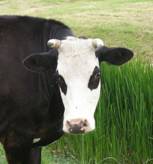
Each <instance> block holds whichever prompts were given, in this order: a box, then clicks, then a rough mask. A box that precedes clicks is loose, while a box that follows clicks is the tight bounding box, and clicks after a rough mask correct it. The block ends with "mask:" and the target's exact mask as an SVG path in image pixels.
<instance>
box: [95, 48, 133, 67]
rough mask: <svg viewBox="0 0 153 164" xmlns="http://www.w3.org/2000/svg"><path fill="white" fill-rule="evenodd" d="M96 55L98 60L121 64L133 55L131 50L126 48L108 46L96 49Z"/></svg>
mask: <svg viewBox="0 0 153 164" xmlns="http://www.w3.org/2000/svg"><path fill="white" fill-rule="evenodd" d="M96 56H97V57H98V59H99V61H100V62H102V61H106V62H108V63H111V64H114V65H121V64H124V63H126V62H127V61H128V60H130V59H131V58H132V57H133V52H132V51H131V50H129V49H127V48H120V47H118V48H108V47H105V46H103V47H99V48H98V49H97V50H96Z"/></svg>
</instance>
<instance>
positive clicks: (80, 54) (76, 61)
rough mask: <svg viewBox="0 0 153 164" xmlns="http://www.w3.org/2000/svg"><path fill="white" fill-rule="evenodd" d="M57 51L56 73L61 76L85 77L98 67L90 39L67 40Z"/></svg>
mask: <svg viewBox="0 0 153 164" xmlns="http://www.w3.org/2000/svg"><path fill="white" fill-rule="evenodd" d="M58 51H59V58H58V71H59V73H60V74H62V75H65V76H73V75H74V76H78V77H79V76H81V75H82V76H84V77H86V76H88V74H91V73H92V71H93V69H94V67H95V66H98V65H99V64H98V59H97V58H96V56H95V48H94V47H93V45H92V40H91V39H80V38H68V39H66V40H63V41H62V42H61V46H60V48H59V50H58ZM68 73H69V74H68Z"/></svg>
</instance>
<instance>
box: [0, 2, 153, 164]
mask: <svg viewBox="0 0 153 164" xmlns="http://www.w3.org/2000/svg"><path fill="white" fill-rule="evenodd" d="M0 14H1V15H8V14H9V15H10V14H11V15H32V16H39V17H45V18H54V19H57V20H61V21H63V22H65V23H66V24H67V25H69V26H70V27H71V28H72V29H73V31H74V32H75V34H76V35H78V36H87V37H92V38H96V37H97V38H102V39H103V40H104V41H105V44H106V45H108V46H124V47H128V48H131V49H132V50H133V51H134V53H135V56H136V57H135V59H134V60H133V61H132V62H130V63H129V64H127V65H124V66H121V67H115V66H111V65H107V64H102V65H101V71H102V94H101V98H100V101H99V104H98V107H97V112H96V115H95V117H96V121H97V128H96V131H94V132H92V133H90V134H88V135H84V136H81V135H80V136H72V135H65V136H64V137H63V138H62V139H60V140H58V141H57V142H56V143H55V144H51V145H50V146H48V147H47V148H45V149H44V150H43V164H51V163H55V164H61V163H63V164H64V163H66V164H75V163H76V164H77V163H79V164H80V163H81V164H103V163H105V164H116V163H117V164H118V163H120V164H152V163H153V100H152V98H153V91H152V90H153V82H152V81H153V69H152V59H153V1H152V0H26V1H24V0H0ZM0 154H1V155H0V164H4V163H6V162H5V156H4V152H3V150H2V149H0Z"/></svg>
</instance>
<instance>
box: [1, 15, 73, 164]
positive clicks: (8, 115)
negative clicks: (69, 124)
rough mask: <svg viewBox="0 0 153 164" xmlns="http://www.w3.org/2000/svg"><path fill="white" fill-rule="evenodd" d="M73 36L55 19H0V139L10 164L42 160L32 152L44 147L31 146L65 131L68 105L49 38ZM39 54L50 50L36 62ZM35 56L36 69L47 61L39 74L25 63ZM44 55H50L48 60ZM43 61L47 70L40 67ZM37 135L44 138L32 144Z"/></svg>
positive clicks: (32, 162) (49, 139) (47, 141)
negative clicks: (60, 86)
mask: <svg viewBox="0 0 153 164" xmlns="http://www.w3.org/2000/svg"><path fill="white" fill-rule="evenodd" d="M70 35H73V34H72V32H71V30H70V29H69V28H68V27H67V26H66V25H64V24H63V23H61V22H58V21H55V20H47V19H42V18H33V17H27V16H1V17H0V84H1V85H0V141H1V143H2V144H3V146H4V149H5V151H6V156H7V159H8V163H9V164H24V163H25V164H34V163H35V164H36V163H37V164H38V163H40V159H41V158H40V157H38V158H37V159H38V160H34V159H35V158H36V157H35V156H34V155H32V154H38V156H39V155H40V149H37V148H35V149H32V147H37V146H43V145H47V144H49V143H51V142H53V141H55V140H57V139H58V138H59V137H60V136H62V134H63V132H62V122H63V112H64V106H63V103H62V100H61V96H60V92H59V87H58V84H57V83H56V77H57V76H56V66H57V59H55V58H54V59H55V60H52V61H51V60H50V61H51V63H46V61H48V60H47V59H48V58H52V59H53V57H51V52H50V51H49V49H48V47H47V41H48V40H49V39H51V38H57V39H64V38H65V37H66V36H70ZM51 51H52V52H53V50H51ZM40 52H48V53H44V54H39V57H40V58H39V59H38V58H37V61H35V55H36V54H37V55H38V53H40ZM31 54H33V56H31V57H33V68H35V66H36V65H39V62H40V60H43V61H44V63H43V64H42V61H41V64H42V67H41V68H39V70H38V71H39V73H35V72H30V71H28V70H27V69H25V67H24V65H23V60H24V59H25V58H29V57H28V56H29V55H31ZM34 54H35V55H34ZM54 54H55V53H54ZM41 55H46V60H45V59H44V58H43V59H42V58H41V57H42V56H41ZM55 56H56V55H55ZM24 61H25V60H24ZM26 64H27V65H28V62H27V60H26V63H25V65H26ZM44 65H46V69H42V68H44V67H43V66H44ZM50 68H51V69H50ZM29 69H31V68H29ZM34 71H35V70H34ZM34 138H41V140H40V142H38V143H35V144H33V143H32V141H33V139H34ZM34 151H35V152H38V151H39V152H38V153H34ZM31 152H32V153H31ZM32 158H33V159H32Z"/></svg>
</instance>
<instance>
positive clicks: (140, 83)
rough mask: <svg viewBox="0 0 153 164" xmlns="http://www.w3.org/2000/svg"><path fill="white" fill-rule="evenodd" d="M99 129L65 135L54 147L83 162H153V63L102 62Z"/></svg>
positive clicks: (129, 163)
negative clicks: (122, 63)
mask: <svg viewBox="0 0 153 164" xmlns="http://www.w3.org/2000/svg"><path fill="white" fill-rule="evenodd" d="M101 72H102V94H101V98H100V101H99V104H98V107H97V111H96V114H95V117H96V131H94V132H92V133H90V134H87V135H83V136H81V135H78V136H76V135H75V136H73V135H65V137H63V138H62V139H61V140H59V142H57V143H56V144H54V145H52V149H54V148H55V147H56V149H60V150H63V151H64V153H65V154H66V155H72V157H74V158H75V161H76V163H79V164H103V163H105V164H109V163H110V164H116V163H117V164H118V163H121V164H141V163H143V164H145V163H146V164H147V163H148V164H151V163H153V67H152V66H150V65H147V64H144V63H141V62H139V61H135V62H132V63H130V64H127V65H125V66H121V67H116V66H111V65H108V64H102V66H101Z"/></svg>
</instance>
